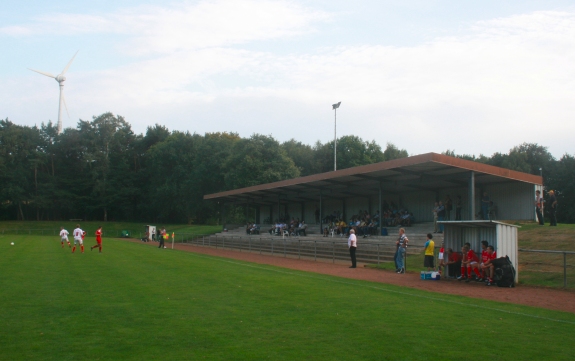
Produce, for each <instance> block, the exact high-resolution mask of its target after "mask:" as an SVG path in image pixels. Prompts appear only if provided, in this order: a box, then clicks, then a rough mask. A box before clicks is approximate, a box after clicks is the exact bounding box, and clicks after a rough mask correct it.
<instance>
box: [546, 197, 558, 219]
mask: <svg viewBox="0 0 575 361" xmlns="http://www.w3.org/2000/svg"><path fill="white" fill-rule="evenodd" d="M547 203H549V216H550V217H549V218H551V220H550V223H549V225H550V226H557V197H556V196H555V192H554V191H553V190H550V191H549V199H548V201H547Z"/></svg>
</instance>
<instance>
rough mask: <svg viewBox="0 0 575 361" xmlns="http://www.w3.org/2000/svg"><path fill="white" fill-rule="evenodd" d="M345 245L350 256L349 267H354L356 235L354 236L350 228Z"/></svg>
mask: <svg viewBox="0 0 575 361" xmlns="http://www.w3.org/2000/svg"><path fill="white" fill-rule="evenodd" d="M347 247H348V248H349V255H350V256H351V267H349V268H355V267H356V260H355V251H356V250H357V237H356V236H355V231H354V230H353V229H351V230H350V231H349V238H348V239H347Z"/></svg>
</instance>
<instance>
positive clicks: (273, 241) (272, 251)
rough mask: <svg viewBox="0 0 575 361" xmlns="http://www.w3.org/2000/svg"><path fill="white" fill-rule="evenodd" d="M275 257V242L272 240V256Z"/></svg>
mask: <svg viewBox="0 0 575 361" xmlns="http://www.w3.org/2000/svg"><path fill="white" fill-rule="evenodd" d="M273 255H274V240H273V239H272V256H273Z"/></svg>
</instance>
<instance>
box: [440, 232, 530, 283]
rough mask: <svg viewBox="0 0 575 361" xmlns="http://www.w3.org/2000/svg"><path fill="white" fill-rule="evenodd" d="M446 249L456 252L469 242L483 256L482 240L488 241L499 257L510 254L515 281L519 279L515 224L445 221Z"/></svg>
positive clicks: (444, 240) (479, 255)
mask: <svg viewBox="0 0 575 361" xmlns="http://www.w3.org/2000/svg"><path fill="white" fill-rule="evenodd" d="M438 223H441V224H443V226H444V235H443V236H444V238H443V242H444V243H445V249H447V248H452V249H453V251H454V252H459V251H461V247H462V246H463V245H464V244H465V243H467V242H469V244H471V249H473V250H474V251H475V252H476V253H477V254H478V257H481V241H483V240H485V241H487V242H488V243H489V244H490V245H491V246H493V247H494V248H495V251H496V252H497V257H498V258H499V257H505V256H508V257H509V259H510V260H511V262H512V263H513V267H515V282H518V281H519V268H518V266H519V256H518V245H517V228H519V226H515V225H513V224H507V223H503V222H497V221H443V222H438Z"/></svg>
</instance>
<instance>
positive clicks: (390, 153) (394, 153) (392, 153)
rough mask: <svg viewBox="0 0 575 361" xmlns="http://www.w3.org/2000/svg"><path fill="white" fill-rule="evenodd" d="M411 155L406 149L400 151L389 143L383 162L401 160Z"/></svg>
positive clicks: (384, 152)
mask: <svg viewBox="0 0 575 361" xmlns="http://www.w3.org/2000/svg"><path fill="white" fill-rule="evenodd" d="M407 157H409V154H408V153H407V150H405V149H399V148H397V146H395V145H394V144H393V143H389V142H388V143H387V146H386V147H385V150H384V151H383V160H386V161H388V160H393V159H400V158H407Z"/></svg>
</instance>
